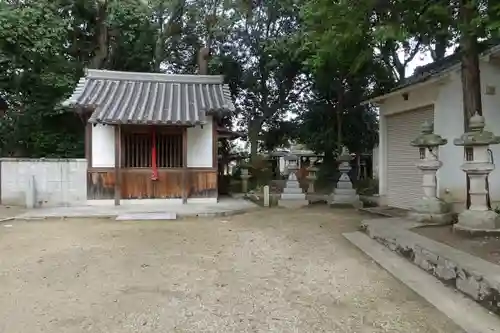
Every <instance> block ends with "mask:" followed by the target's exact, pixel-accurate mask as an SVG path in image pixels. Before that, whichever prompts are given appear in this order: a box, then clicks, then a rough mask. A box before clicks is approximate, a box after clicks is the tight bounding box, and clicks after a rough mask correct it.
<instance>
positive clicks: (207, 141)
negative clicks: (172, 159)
mask: <svg viewBox="0 0 500 333" xmlns="http://www.w3.org/2000/svg"><path fill="white" fill-rule="evenodd" d="M207 122H208V123H207V124H205V125H203V128H201V126H195V127H190V128H188V130H187V166H188V167H190V168H211V167H212V166H213V156H212V155H213V145H212V143H213V132H212V127H213V122H212V117H207Z"/></svg>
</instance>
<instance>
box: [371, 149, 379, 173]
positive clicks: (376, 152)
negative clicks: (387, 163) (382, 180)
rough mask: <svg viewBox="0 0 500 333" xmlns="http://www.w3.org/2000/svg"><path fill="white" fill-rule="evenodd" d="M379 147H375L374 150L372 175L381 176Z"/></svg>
mask: <svg viewBox="0 0 500 333" xmlns="http://www.w3.org/2000/svg"><path fill="white" fill-rule="evenodd" d="M378 160H379V149H378V147H374V148H373V150H372V177H373V178H379V163H378Z"/></svg>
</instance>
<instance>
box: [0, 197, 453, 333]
mask: <svg viewBox="0 0 500 333" xmlns="http://www.w3.org/2000/svg"><path fill="white" fill-rule="evenodd" d="M361 218H362V216H361V215H359V214H358V213H355V212H353V211H349V210H331V209H327V208H321V207H317V208H311V209H303V210H296V211H294V210H284V209H267V210H259V211H255V212H252V213H247V214H245V215H239V216H234V217H228V218H218V219H185V220H179V221H163V222H161V221H148V222H116V221H112V220H68V221H35V222H33V221H32V222H17V221H16V222H13V223H12V226H10V225H7V224H3V226H2V225H0V318H1V320H0V332H9V333H14V332H23V333H25V332H30V333H36V332H65V333H73V332H106V333H114V332H117V333H118V332H120V333H124V332H217V333H224V332H238V333H241V332H286V333H289V332H306V333H309V332H356V333H365V332H366V333H375V332H404V333H409V332H412V333H416V332H446V333H449V332H462V331H460V330H459V329H458V328H457V326H455V325H454V324H453V323H452V322H451V321H450V320H449V319H447V318H446V317H445V316H444V315H442V314H441V313H440V312H439V311H437V310H436V309H435V308H433V307H432V306H431V305H429V304H427V303H426V302H425V301H424V300H422V299H421V298H420V297H419V296H417V295H416V294H414V293H413V292H412V291H410V290H409V289H408V288H406V287H405V286H404V285H402V284H401V283H399V282H398V281H397V280H395V279H394V278H393V277H392V276H390V275H389V274H388V273H387V272H385V271H384V270H383V269H381V268H380V267H378V266H377V265H376V264H374V263H373V262H371V261H370V260H369V259H367V257H365V256H364V255H363V254H362V253H361V252H359V251H358V250H357V249H356V248H354V247H353V246H352V245H350V244H349V243H348V242H347V241H346V240H345V239H344V238H343V237H342V236H341V233H342V232H347V231H353V230H355V229H356V228H357V226H358V225H359V221H360V220H361ZM365 218H366V217H365Z"/></svg>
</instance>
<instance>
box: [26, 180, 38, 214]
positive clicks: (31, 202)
mask: <svg viewBox="0 0 500 333" xmlns="http://www.w3.org/2000/svg"><path fill="white" fill-rule="evenodd" d="M35 196H36V195H35V176H31V177H29V178H28V182H27V183H26V196H25V199H26V208H28V209H32V208H35V200H36V199H35Z"/></svg>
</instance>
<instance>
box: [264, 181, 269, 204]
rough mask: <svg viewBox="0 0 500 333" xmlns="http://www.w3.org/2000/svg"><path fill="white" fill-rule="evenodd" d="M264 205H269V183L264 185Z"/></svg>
mask: <svg viewBox="0 0 500 333" xmlns="http://www.w3.org/2000/svg"><path fill="white" fill-rule="evenodd" d="M264 207H269V185H266V186H264Z"/></svg>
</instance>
